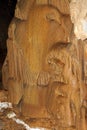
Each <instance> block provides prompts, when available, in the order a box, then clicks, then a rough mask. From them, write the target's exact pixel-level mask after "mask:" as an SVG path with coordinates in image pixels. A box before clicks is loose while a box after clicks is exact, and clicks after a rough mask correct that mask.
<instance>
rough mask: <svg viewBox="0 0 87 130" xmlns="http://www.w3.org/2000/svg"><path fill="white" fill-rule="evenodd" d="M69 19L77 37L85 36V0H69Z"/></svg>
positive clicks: (86, 29)
mask: <svg viewBox="0 0 87 130" xmlns="http://www.w3.org/2000/svg"><path fill="white" fill-rule="evenodd" d="M70 13H71V20H72V23H73V24H74V33H75V35H76V37H77V39H81V40H85V39H86V38H87V0H71V3H70Z"/></svg>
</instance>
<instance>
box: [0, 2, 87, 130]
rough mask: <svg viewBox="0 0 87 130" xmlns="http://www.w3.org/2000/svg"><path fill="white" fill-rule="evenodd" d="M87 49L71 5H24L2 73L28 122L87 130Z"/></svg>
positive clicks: (18, 11) (13, 28) (20, 5)
mask: <svg viewBox="0 0 87 130" xmlns="http://www.w3.org/2000/svg"><path fill="white" fill-rule="evenodd" d="M85 46H86V41H85V42H84V44H83V41H80V40H77V39H76V38H75V36H74V35H73V26H72V22H71V20H70V13H69V1H68V0H62V1H60V0H36V1H35V0H29V1H28V0H19V1H18V3H17V6H16V10H15V16H14V18H13V20H12V22H11V24H10V26H9V29H8V40H7V50H8V53H7V57H6V60H5V62H4V65H3V69H2V74H3V86H4V88H5V89H7V90H8V101H9V102H12V103H13V104H14V105H16V106H18V107H19V109H20V112H21V113H22V114H23V115H24V116H25V117H26V116H27V117H30V118H31V119H44V120H46V121H48V120H51V121H52V122H53V121H54V122H55V123H54V124H53V125H52V126H50V125H48V127H49V128H55V129H56V130H86V129H87V128H86V109H87V103H86V100H87V99H86V98H87V93H86V82H87V79H86V78H87V74H86V69H87V67H86V66H87V65H86V55H87V54H86V53H87V52H86V51H87V49H85V48H86V47H85ZM37 124H38V123H37ZM48 124H49V123H48ZM42 126H43V127H46V124H45V123H44V124H43V125H42ZM37 127H38V126H37Z"/></svg>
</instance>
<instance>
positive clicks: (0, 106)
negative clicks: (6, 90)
mask: <svg viewBox="0 0 87 130" xmlns="http://www.w3.org/2000/svg"><path fill="white" fill-rule="evenodd" d="M7 108H12V104H11V103H9V102H0V112H2V111H3V109H7Z"/></svg>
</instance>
